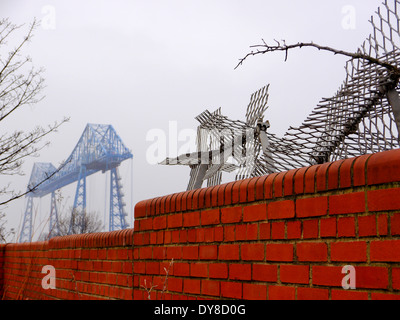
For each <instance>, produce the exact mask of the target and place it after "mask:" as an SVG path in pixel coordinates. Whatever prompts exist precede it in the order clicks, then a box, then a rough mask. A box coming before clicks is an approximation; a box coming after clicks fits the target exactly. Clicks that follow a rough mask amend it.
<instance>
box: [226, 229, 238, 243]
mask: <svg viewBox="0 0 400 320" xmlns="http://www.w3.org/2000/svg"><path fill="white" fill-rule="evenodd" d="M235 229H236V228H235V226H225V227H224V241H225V242H229V241H235Z"/></svg>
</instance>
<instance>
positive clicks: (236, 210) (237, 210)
mask: <svg viewBox="0 0 400 320" xmlns="http://www.w3.org/2000/svg"><path fill="white" fill-rule="evenodd" d="M242 211H243V208H242V207H231V208H222V209H221V222H222V223H237V222H241V221H242Z"/></svg>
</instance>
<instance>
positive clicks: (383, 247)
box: [370, 240, 400, 262]
mask: <svg viewBox="0 0 400 320" xmlns="http://www.w3.org/2000/svg"><path fill="white" fill-rule="evenodd" d="M370 259H371V261H376V262H400V240H384V241H372V242H371V244H370Z"/></svg>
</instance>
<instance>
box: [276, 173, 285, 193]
mask: <svg viewBox="0 0 400 320" xmlns="http://www.w3.org/2000/svg"><path fill="white" fill-rule="evenodd" d="M285 175H286V172H280V173H278V175H277V176H276V177H275V179H274V187H273V188H274V198H280V197H282V196H283V180H284V178H285Z"/></svg>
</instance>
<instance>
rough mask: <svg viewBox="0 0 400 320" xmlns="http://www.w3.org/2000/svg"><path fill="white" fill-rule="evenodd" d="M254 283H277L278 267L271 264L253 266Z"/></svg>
mask: <svg viewBox="0 0 400 320" xmlns="http://www.w3.org/2000/svg"><path fill="white" fill-rule="evenodd" d="M252 279H253V280H254V281H263V282H277V281H278V266H277V265H271V264H253V275H252Z"/></svg>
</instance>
